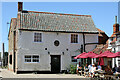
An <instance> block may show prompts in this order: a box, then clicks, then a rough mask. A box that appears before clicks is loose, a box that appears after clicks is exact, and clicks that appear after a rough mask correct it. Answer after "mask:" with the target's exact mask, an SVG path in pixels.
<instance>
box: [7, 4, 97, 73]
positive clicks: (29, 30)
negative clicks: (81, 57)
mask: <svg viewBox="0 0 120 80" xmlns="http://www.w3.org/2000/svg"><path fill="white" fill-rule="evenodd" d="M22 4H23V3H22V2H18V13H17V18H12V19H11V23H10V30H9V36H8V38H9V57H8V58H9V59H8V69H9V70H12V71H14V72H19V71H51V72H61V71H64V70H67V69H68V68H69V67H70V64H76V63H78V61H77V60H75V59H74V57H75V56H76V55H78V54H80V53H81V52H83V51H86V52H89V51H91V50H93V49H94V48H95V47H96V45H97V44H98V35H99V31H98V30H97V28H96V27H95V25H94V22H93V20H92V17H91V16H90V15H76V14H61V13H51V12H37V11H25V10H23V7H22Z"/></svg>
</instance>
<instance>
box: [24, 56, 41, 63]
mask: <svg viewBox="0 0 120 80" xmlns="http://www.w3.org/2000/svg"><path fill="white" fill-rule="evenodd" d="M25 56H31V62H26V61H25V59H26V58H25ZM33 56H39V58H38V60H39V62H33ZM24 63H40V55H38V54H34V55H33V54H32V55H24Z"/></svg>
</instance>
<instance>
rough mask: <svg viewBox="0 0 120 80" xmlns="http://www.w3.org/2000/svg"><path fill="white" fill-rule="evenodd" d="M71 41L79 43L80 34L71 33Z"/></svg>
mask: <svg viewBox="0 0 120 80" xmlns="http://www.w3.org/2000/svg"><path fill="white" fill-rule="evenodd" d="M71 43H78V34H71Z"/></svg>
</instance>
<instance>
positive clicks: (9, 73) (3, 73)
mask: <svg viewBox="0 0 120 80" xmlns="http://www.w3.org/2000/svg"><path fill="white" fill-rule="evenodd" d="M0 71H1V72H0V75H1V76H2V78H29V79H30V78H41V79H42V78H44V79H45V78H46V79H47V78H49V79H50V78H52V79H53V78H54V79H58V78H59V79H60V78H61V79H62V78H64V79H67V78H69V79H70V78H71V79H80V78H82V79H86V78H85V77H84V76H79V75H77V74H33V73H29V74H27V73H25V74H16V73H14V72H12V71H9V70H7V69H0Z"/></svg>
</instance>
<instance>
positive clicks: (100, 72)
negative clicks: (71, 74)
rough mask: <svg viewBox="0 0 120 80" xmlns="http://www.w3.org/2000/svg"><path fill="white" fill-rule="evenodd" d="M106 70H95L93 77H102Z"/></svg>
mask: <svg viewBox="0 0 120 80" xmlns="http://www.w3.org/2000/svg"><path fill="white" fill-rule="evenodd" d="M105 74H106V72H105V71H103V70H95V77H100V78H104V76H105Z"/></svg>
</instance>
